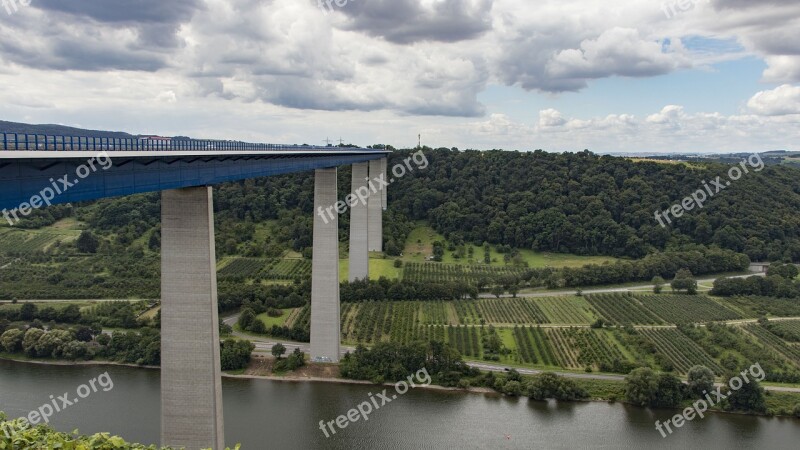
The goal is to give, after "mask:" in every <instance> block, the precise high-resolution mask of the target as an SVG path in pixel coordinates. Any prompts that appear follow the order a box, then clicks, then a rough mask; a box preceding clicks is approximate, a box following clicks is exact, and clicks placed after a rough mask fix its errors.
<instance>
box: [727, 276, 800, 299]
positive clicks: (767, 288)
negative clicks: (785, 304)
mask: <svg viewBox="0 0 800 450" xmlns="http://www.w3.org/2000/svg"><path fill="white" fill-rule="evenodd" d="M711 295H719V296H722V297H733V296H737V295H756V296H764V297H778V298H798V297H800V282H798V281H792V280H789V279H786V278H784V277H782V276H778V275H772V276H767V277H758V276H752V277H748V278H718V279H717V280H715V281H714V288H713V289H712V290H711Z"/></svg>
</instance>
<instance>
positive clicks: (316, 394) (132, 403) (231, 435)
mask: <svg viewBox="0 0 800 450" xmlns="http://www.w3.org/2000/svg"><path fill="white" fill-rule="evenodd" d="M106 371H107V372H108V374H109V375H110V377H111V379H112V380H113V388H112V389H110V390H108V391H107V392H104V391H103V390H102V389H98V391H97V392H96V393H92V394H91V395H89V396H88V397H86V398H85V399H82V400H80V402H79V403H77V404H75V405H73V406H71V407H69V408H68V409H65V410H64V411H62V412H60V413H56V414H55V415H54V416H53V417H52V419H51V421H50V422H51V424H52V425H53V426H54V427H55V428H57V429H59V430H61V431H71V430H73V429H79V430H80V432H81V433H86V434H90V433H95V432H100V431H109V432H111V433H113V434H118V435H121V436H122V437H124V438H125V439H128V440H132V441H137V442H142V443H147V444H150V443H158V440H159V420H160V419H159V414H160V406H159V372H158V370H152V369H137V368H129V367H117V366H44V365H37V364H28V363H16V362H10V361H0V410H2V411H5V412H6V413H7V414H8V415H9V416H13V417H19V416H22V415H27V414H28V412H29V411H31V410H32V409H35V408H38V407H39V406H41V405H42V404H44V403H47V402H49V401H50V395H53V396H54V397H57V396H59V395H63V394H64V393H67V392H68V393H70V396H72V397H74V393H75V392H76V390H77V388H78V386H80V385H81V384H84V383H87V382H88V381H89V380H90V379H92V378H95V377H98V376H99V375H100V374H102V373H104V372H106ZM222 386H223V397H224V411H225V436H226V441H227V442H228V443H229V444H230V445H232V444H235V443H237V442H239V443H242V445H243V448H244V450H247V449H258V450H261V449H268V448H270V449H272V448H275V449H317V448H320V449H322V448H325V449H343V450H344V449H380V450H393V449H450V448H454V449H479V448H480V449H521V448H526V449H581V448H587V449H588V448H591V449H637V450H638V449H643V448H646V449H648V450H654V449H662V448H663V449H675V448H681V449H694V448H697V449H726V450H728V449H759V450H761V449H783V448H786V449H788V448H797V445H798V442H800V421H798V420H794V419H777V418H763V417H753V416H742V415H731V414H711V415H708V416H707V417H706V418H705V419H702V420H700V419H695V420H694V421H693V422H689V423H687V424H686V425H684V426H683V427H682V428H680V429H677V430H675V433H674V434H672V435H669V436H667V437H666V438H662V437H661V435H660V434H659V433H658V432H657V431H656V430H655V428H654V422H655V420H656V419H660V420H662V421H663V420H665V419H667V418H669V417H670V416H672V415H673V414H674V413H675V411H651V410H647V409H641V408H634V407H630V406H626V405H622V404H619V403H617V404H609V403H602V402H591V403H558V404H556V403H555V402H550V403H544V402H534V401H528V400H527V399H516V398H506V397H501V396H496V395H483V394H464V393H459V392H441V391H434V390H422V389H416V390H414V389H412V390H410V391H409V392H408V393H406V394H405V395H403V396H400V397H398V398H397V399H396V400H394V401H392V402H391V403H390V404H387V405H385V406H383V407H382V408H381V409H379V410H377V411H375V412H373V413H372V414H371V415H370V416H369V420H368V421H367V422H364V421H358V422H356V423H353V424H350V425H349V426H348V427H347V428H346V429H343V430H339V431H338V432H337V434H336V435H335V436H331V437H330V438H326V437H325V435H324V434H323V433H322V431H320V429H319V428H318V427H319V421H320V420H325V421H329V420H333V419H335V418H336V417H337V416H339V415H341V414H345V413H346V412H347V411H348V410H349V409H350V408H353V407H355V406H356V405H358V404H359V403H361V402H363V401H367V400H368V399H369V393H375V392H378V391H379V390H377V389H376V387H374V386H363V385H347V384H335V383H309V382H283V381H268V380H250V379H230V378H225V379H223V383H222Z"/></svg>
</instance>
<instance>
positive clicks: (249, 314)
mask: <svg viewBox="0 0 800 450" xmlns="http://www.w3.org/2000/svg"><path fill="white" fill-rule="evenodd" d="M255 318H256V313H255V312H253V310H252V309H250V308H244V309H242V313H241V314H240V315H239V320H238V321H237V322H236V323H237V324H239V328H241V329H243V330H247V329H249V328H250V324H252V323H253V320H255Z"/></svg>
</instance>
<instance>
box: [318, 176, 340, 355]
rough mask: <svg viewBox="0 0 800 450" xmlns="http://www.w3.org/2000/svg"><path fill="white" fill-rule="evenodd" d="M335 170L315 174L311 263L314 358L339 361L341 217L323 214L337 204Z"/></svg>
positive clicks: (334, 214)
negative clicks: (322, 212)
mask: <svg viewBox="0 0 800 450" xmlns="http://www.w3.org/2000/svg"><path fill="white" fill-rule="evenodd" d="M336 201H337V191H336V168H335V167H333V168H328V169H317V170H316V172H315V174H314V212H315V214H314V243H313V251H314V255H313V259H312V262H311V359H312V361H318V362H339V342H340V325H339V216H338V215H337V214H336V213H335V212H334V213H333V214H330V215H329V214H320V213H319V212H320V211H326V210H328V209H329V208H330V207H331V206H333V205H336Z"/></svg>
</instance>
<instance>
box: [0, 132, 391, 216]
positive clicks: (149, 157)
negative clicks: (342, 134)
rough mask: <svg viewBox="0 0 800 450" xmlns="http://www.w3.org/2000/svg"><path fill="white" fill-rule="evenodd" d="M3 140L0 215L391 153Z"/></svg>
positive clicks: (45, 138) (5, 137)
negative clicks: (0, 212) (4, 212)
mask: <svg viewBox="0 0 800 450" xmlns="http://www.w3.org/2000/svg"><path fill="white" fill-rule="evenodd" d="M0 135H2V136H1V137H0V210H2V209H9V210H11V209H18V208H19V209H21V210H22V208H20V206H23V207H24V206H25V205H31V204H34V205H35V203H34V201H35V200H36V197H37V196H38V197H39V200H38V201H36V203H43V204H46V205H49V204H59V203H68V202H76V201H84V200H95V199H100V198H105V197H115V196H121V195H130V194H137V193H144V192H154V191H162V190H167V189H178V188H184V187H195V186H210V185H215V184H219V183H225V182H230V181H239V180H244V179H248V178H258V177H266V176H274V175H280V174H286V173H293V172H302V171H311V170H314V169H319V168H325V167H336V166H342V165H349V164H353V163H358V162H365V161H370V160H373V159H379V158H383V157H385V156H386V154H387V153H389V152H387V151H385V150H378V149H367V148H350V147H312V146H300V145H276V144H252V143H245V142H234V141H208V140H176V141H171V142H167V141H144V140H139V139H130V138H128V139H117V138H92V137H80V136H73V137H70V136H56V137H53V136H44V135H19V134H13V133H10V134H9V133H0ZM61 180H63V181H61ZM39 207H40V206H35V207H34V209H36V208H39Z"/></svg>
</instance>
